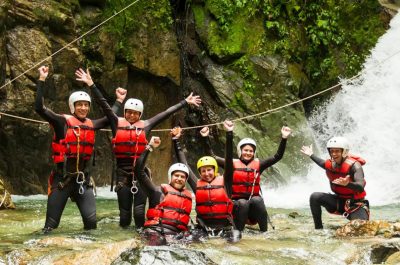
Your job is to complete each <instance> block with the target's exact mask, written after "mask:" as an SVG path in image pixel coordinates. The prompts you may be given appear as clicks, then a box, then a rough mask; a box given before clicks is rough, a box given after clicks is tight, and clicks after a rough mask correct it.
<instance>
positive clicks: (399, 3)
mask: <svg viewBox="0 0 400 265" xmlns="http://www.w3.org/2000/svg"><path fill="white" fill-rule="evenodd" d="M379 3H380V4H381V5H383V6H384V7H386V8H389V9H391V10H394V11H397V10H399V9H400V0H379Z"/></svg>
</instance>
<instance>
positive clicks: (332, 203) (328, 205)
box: [310, 155, 369, 229]
mask: <svg viewBox="0 0 400 265" xmlns="http://www.w3.org/2000/svg"><path fill="white" fill-rule="evenodd" d="M310 158H311V159H312V160H313V161H314V162H315V163H316V164H317V165H318V166H320V167H322V168H323V169H325V160H323V159H321V158H319V157H317V156H315V155H312V156H311V157H310ZM349 175H350V176H351V177H352V180H353V181H352V182H350V183H349V184H348V185H347V186H346V187H347V188H350V189H352V190H354V191H357V192H363V191H364V183H365V182H364V171H363V169H362V166H361V164H360V163H358V162H355V163H354V164H353V165H352V167H351V168H350V172H349ZM346 200H347V199H344V198H340V197H339V196H338V195H336V194H330V193H323V192H314V193H313V194H311V196H310V208H311V213H312V216H313V219H314V225H315V229H322V228H323V225H322V218H321V214H322V211H321V206H323V207H325V209H326V210H327V211H328V212H329V213H338V214H343V213H344V212H345V210H344V205H345V203H346ZM352 203H353V201H352ZM351 206H353V205H351ZM347 219H349V220H355V219H361V220H368V219H369V213H368V210H366V209H365V208H364V207H360V208H359V209H357V210H355V211H354V212H352V213H350V214H349V215H348V216H347Z"/></svg>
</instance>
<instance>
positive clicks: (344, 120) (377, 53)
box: [264, 14, 400, 208]
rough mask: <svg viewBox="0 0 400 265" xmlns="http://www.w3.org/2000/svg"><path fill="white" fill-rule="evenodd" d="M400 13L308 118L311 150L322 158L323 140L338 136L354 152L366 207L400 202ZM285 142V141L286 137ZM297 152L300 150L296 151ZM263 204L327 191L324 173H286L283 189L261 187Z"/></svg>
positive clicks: (298, 202) (303, 203) (290, 203)
mask: <svg viewBox="0 0 400 265" xmlns="http://www.w3.org/2000/svg"><path fill="white" fill-rule="evenodd" d="M398 114H400V14H397V15H396V16H395V17H394V18H393V19H392V21H391V22H390V29H389V30H388V31H387V32H386V33H385V34H384V35H383V36H382V37H381V38H380V39H379V40H378V43H377V45H376V46H375V48H374V49H372V51H371V54H370V56H369V57H368V58H367V60H366V61H365V63H364V65H363V70H362V71H361V73H360V75H359V77H358V78H356V79H354V80H351V81H345V80H343V86H342V89H341V91H340V92H339V93H338V94H336V95H335V96H334V97H333V98H332V99H331V100H330V101H329V102H328V103H326V104H325V105H324V106H322V107H321V108H319V109H318V110H317V111H316V112H315V113H314V114H313V115H312V117H311V118H310V120H309V125H310V127H311V128H313V130H314V138H315V141H316V145H317V146H315V145H314V146H313V147H314V150H317V152H316V151H314V153H316V154H317V155H318V156H319V157H321V158H324V159H325V158H328V152H327V150H326V141H327V140H328V139H329V138H331V137H333V136H336V135H337V136H344V137H346V138H347V139H348V140H349V142H350V153H353V154H355V155H360V156H361V157H363V158H364V159H365V160H366V161H367V164H366V165H365V166H363V169H364V174H365V179H366V181H367V185H366V187H365V189H366V191H367V199H368V200H369V201H370V204H371V205H372V206H377V205H387V204H391V203H397V202H399V201H400V192H399V191H400V172H399V171H400V121H399V120H400V119H398V117H397V115H398ZM289 144H290V141H289ZM299 155H302V154H300V152H299ZM264 190H265V192H264V198H265V201H266V204H267V206H272V207H284V208H296V207H308V200H309V196H310V194H311V193H312V192H314V191H322V192H328V191H329V190H330V188H329V183H328V180H327V178H326V176H325V172H324V170H323V169H322V168H320V167H318V166H317V165H315V164H314V165H313V166H312V167H311V168H310V170H309V173H308V175H307V176H295V177H292V181H291V183H290V184H289V185H287V186H286V187H280V188H276V189H268V187H264Z"/></svg>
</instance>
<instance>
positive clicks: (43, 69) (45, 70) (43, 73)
mask: <svg viewBox="0 0 400 265" xmlns="http://www.w3.org/2000/svg"><path fill="white" fill-rule="evenodd" d="M38 70H39V80H40V81H45V80H46V78H47V76H48V75H49V67H48V66H44V65H42V66H40V67H39V69H38Z"/></svg>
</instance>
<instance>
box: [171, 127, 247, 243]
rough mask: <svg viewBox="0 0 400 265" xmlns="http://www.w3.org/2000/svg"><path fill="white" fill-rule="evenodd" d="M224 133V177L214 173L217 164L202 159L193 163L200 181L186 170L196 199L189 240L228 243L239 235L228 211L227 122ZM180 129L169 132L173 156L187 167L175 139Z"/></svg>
mask: <svg viewBox="0 0 400 265" xmlns="http://www.w3.org/2000/svg"><path fill="white" fill-rule="evenodd" d="M224 128H225V130H226V144H225V165H224V168H225V170H224V175H223V176H221V175H219V173H218V164H217V161H216V160H215V158H213V157H211V156H203V157H201V158H200V159H199V160H198V162H197V170H198V172H199V175H200V178H198V177H197V176H196V174H195V173H193V171H192V170H191V169H190V168H189V179H188V183H189V185H190V187H191V189H192V191H193V192H194V193H195V196H196V213H197V218H196V219H197V223H198V225H197V227H196V229H194V230H193V231H192V235H193V237H195V238H196V239H197V238H199V239H200V238H202V237H207V236H221V237H224V238H226V239H227V240H228V241H230V242H236V241H238V240H239V239H240V232H239V231H238V230H236V229H235V224H234V222H233V216H232V209H233V202H232V200H231V196H232V181H233V151H232V149H233V148H232V145H233V128H234V125H233V123H232V122H231V121H229V120H226V121H225V122H224ZM181 131H182V129H181V128H179V127H178V128H174V129H173V130H172V132H171V133H172V136H173V138H172V139H173V142H174V147H175V153H176V154H177V157H178V161H179V162H181V163H183V164H186V165H187V160H186V156H185V153H184V152H183V150H182V147H181V144H180V142H179V138H180V136H181Z"/></svg>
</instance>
